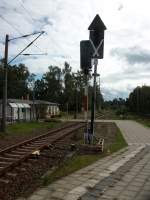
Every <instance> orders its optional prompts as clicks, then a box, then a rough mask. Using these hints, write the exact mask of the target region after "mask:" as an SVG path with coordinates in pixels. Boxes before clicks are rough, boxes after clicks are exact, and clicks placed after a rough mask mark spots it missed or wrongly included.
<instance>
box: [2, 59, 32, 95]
mask: <svg viewBox="0 0 150 200" xmlns="http://www.w3.org/2000/svg"><path fill="white" fill-rule="evenodd" d="M7 68H8V79H7V80H8V81H7V85H8V86H7V91H8V98H22V97H25V96H26V94H27V93H28V92H29V90H28V77H29V76H30V73H29V71H28V68H27V67H26V66H25V65H24V64H19V65H13V66H11V65H8V66H7ZM3 80H4V77H3V67H2V62H1V64H0V98H2V96H3Z"/></svg>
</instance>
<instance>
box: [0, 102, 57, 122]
mask: <svg viewBox="0 0 150 200" xmlns="http://www.w3.org/2000/svg"><path fill="white" fill-rule="evenodd" d="M59 114H60V110H59V105H58V104H57V103H51V102H48V101H41V100H34V101H30V100H22V99H8V101H7V121H10V122H15V121H31V120H35V119H45V118H51V117H53V116H58V115H59ZM0 119H2V100H0Z"/></svg>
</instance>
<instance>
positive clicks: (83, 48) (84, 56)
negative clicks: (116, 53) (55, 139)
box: [80, 15, 106, 143]
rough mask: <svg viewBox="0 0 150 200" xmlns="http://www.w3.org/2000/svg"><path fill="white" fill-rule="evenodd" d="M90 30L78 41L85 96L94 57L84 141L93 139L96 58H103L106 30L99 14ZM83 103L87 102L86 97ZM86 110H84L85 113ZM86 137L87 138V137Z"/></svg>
mask: <svg viewBox="0 0 150 200" xmlns="http://www.w3.org/2000/svg"><path fill="white" fill-rule="evenodd" d="M88 30H89V31H90V35H89V40H83V41H81V42H80V67H81V69H82V71H83V73H84V75H85V79H86V86H85V96H86V97H87V96H88V85H87V83H88V81H87V76H88V74H89V71H90V70H91V69H92V64H91V61H92V59H94V62H93V64H94V74H93V76H94V79H93V93H92V104H91V126H90V131H89V128H88V114H86V115H85V116H86V117H85V120H86V122H87V123H86V124H87V125H86V131H85V132H86V133H85V135H86V138H85V141H86V140H88V142H89V143H91V140H92V139H93V134H94V131H93V127H94V115H95V99H96V77H97V75H98V74H97V65H98V59H103V52H104V31H105V30H106V26H105V24H104V23H103V21H102V20H101V18H100V16H99V15H96V16H95V18H94V19H93V21H92V23H91V24H90V26H89V27H88ZM85 99H87V100H86V102H85V104H88V98H85ZM86 112H87V110H85V113H86ZM87 138H88V139H87Z"/></svg>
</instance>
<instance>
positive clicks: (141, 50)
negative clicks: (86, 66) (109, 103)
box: [0, 0, 150, 100]
mask: <svg viewBox="0 0 150 200" xmlns="http://www.w3.org/2000/svg"><path fill="white" fill-rule="evenodd" d="M149 8H150V2H149V0H82V1H81V0H11V1H8V0H0V24H1V28H0V58H2V57H3V55H4V42H5V35H6V34H9V38H10V39H11V38H14V37H19V36H21V35H25V34H30V33H33V32H36V31H45V33H44V34H43V35H42V36H41V37H40V38H39V39H38V40H37V41H36V42H35V43H34V45H32V46H31V47H30V48H28V49H27V50H26V51H25V53H32V54H45V53H46V55H41V56H19V57H18V58H17V59H16V60H15V62H13V63H12V64H16V63H20V62H21V63H24V64H25V65H26V66H27V67H28V68H29V70H30V72H32V73H35V74H36V75H37V77H40V76H42V74H43V73H45V72H46V71H47V70H48V66H50V65H55V66H60V67H63V65H64V62H65V61H67V62H69V64H70V65H71V66H72V69H73V71H74V72H76V71H77V70H80V41H81V40H87V39H89V31H88V26H89V25H90V23H91V22H92V20H93V18H94V17H95V15H96V14H99V16H100V17H101V19H102V20H103V22H104V24H105V25H106V27H107V30H106V31H105V39H104V58H103V59H100V60H99V64H98V73H99V74H100V84H101V91H102V94H103V96H104V98H105V99H106V100H109V99H113V98H119V97H121V98H127V97H128V95H129V93H130V92H131V91H132V90H133V89H134V88H135V87H136V86H142V85H149V84H150V78H149V77H150V70H149V69H150V12H149ZM35 37H36V36H30V37H28V38H26V39H17V40H13V41H10V42H9V60H11V59H12V58H13V57H14V56H15V55H16V54H17V53H19V52H20V51H21V50H22V49H23V48H24V47H25V46H26V45H28V44H29V43H30V41H32V40H33V39H34V38H35Z"/></svg>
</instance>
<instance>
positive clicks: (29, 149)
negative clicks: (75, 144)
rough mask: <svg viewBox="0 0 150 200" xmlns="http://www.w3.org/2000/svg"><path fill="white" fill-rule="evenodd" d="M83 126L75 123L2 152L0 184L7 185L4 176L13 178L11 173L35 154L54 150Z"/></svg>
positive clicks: (0, 158) (0, 152)
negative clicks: (56, 144) (53, 148)
mask: <svg viewBox="0 0 150 200" xmlns="http://www.w3.org/2000/svg"><path fill="white" fill-rule="evenodd" d="M83 126H84V124H83V123H73V124H70V125H68V126H64V127H62V128H58V129H55V130H53V131H49V132H48V133H46V134H44V135H40V136H38V137H34V138H33V139H30V140H26V141H24V142H21V143H19V144H16V145H13V146H10V147H9V148H6V149H4V150H2V151H0V182H1V183H2V182H4V183H6V182H7V181H6V180H5V179H3V176H5V175H7V177H9V176H10V177H11V176H13V174H11V171H12V170H13V169H14V168H17V167H18V166H20V165H21V164H22V163H25V162H26V161H28V160H30V159H31V157H32V156H34V154H36V155H38V154H39V153H41V152H42V151H44V150H45V149H50V148H52V146H53V145H55V143H59V141H61V140H63V138H65V137H67V136H68V135H70V134H71V133H72V132H74V131H76V130H78V129H80V128H82V127H83Z"/></svg>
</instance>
